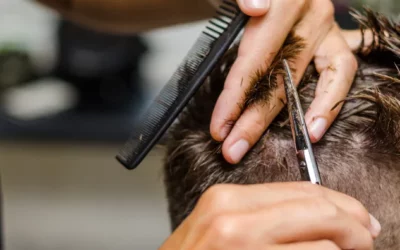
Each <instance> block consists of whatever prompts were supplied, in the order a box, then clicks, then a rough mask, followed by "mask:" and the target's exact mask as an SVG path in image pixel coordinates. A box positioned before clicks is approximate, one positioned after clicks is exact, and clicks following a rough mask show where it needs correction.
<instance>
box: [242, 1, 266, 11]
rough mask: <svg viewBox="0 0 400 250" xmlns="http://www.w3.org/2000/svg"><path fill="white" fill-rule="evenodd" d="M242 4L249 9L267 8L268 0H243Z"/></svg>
mask: <svg viewBox="0 0 400 250" xmlns="http://www.w3.org/2000/svg"><path fill="white" fill-rule="evenodd" d="M243 1H244V5H246V7H247V8H251V9H267V8H268V7H269V2H270V0H243Z"/></svg>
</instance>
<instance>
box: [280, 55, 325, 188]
mask: <svg viewBox="0 0 400 250" xmlns="http://www.w3.org/2000/svg"><path fill="white" fill-rule="evenodd" d="M283 66H284V69H285V71H286V75H285V76H284V83H285V84H284V85H285V92H286V99H287V105H288V110H289V120H290V125H291V128H292V135H293V140H294V142H295V147H296V155H297V159H298V161H299V168H300V174H301V177H302V179H303V180H305V181H311V183H313V184H318V185H322V182H321V177H320V173H319V169H318V165H317V162H316V160H315V157H314V153H313V149H312V146H311V141H310V137H309V135H308V131H307V126H306V123H305V119H304V113H303V109H302V107H301V103H300V98H299V95H298V93H297V90H296V87H295V86H294V83H293V78H292V73H291V71H290V67H289V64H288V62H287V61H286V60H285V59H284V60H283Z"/></svg>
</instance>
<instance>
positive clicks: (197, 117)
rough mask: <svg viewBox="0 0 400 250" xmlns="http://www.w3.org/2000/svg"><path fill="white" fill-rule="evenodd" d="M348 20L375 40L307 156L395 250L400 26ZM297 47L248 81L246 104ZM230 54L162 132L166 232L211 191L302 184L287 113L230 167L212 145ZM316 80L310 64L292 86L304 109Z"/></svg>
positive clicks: (290, 41) (399, 235) (399, 207)
mask: <svg viewBox="0 0 400 250" xmlns="http://www.w3.org/2000/svg"><path fill="white" fill-rule="evenodd" d="M355 17H356V19H357V21H358V22H359V23H360V26H361V30H364V29H366V28H371V29H372V31H373V34H374V38H375V39H374V42H373V44H372V45H371V46H368V47H365V46H363V44H362V45H361V46H360V50H359V51H358V52H357V53H355V54H356V57H357V59H358V62H359V70H358V72H357V75H356V77H355V79H354V83H353V85H352V88H351V91H350V93H349V94H348V98H347V99H346V100H343V101H345V102H344V105H343V107H342V109H341V112H340V114H339V116H338V117H337V119H336V121H335V122H334V123H333V124H332V126H331V128H330V129H329V130H328V132H327V133H326V135H325V136H324V137H323V138H322V139H321V140H320V141H319V142H318V143H316V144H314V145H313V149H314V154H315V157H316V160H317V162H318V165H319V168H320V172H321V178H322V181H323V183H324V186H326V187H328V188H331V189H334V190H337V191H340V192H343V193H346V194H348V195H350V196H352V197H354V198H356V199H358V200H360V201H361V202H362V203H363V204H364V205H365V206H366V208H367V209H368V210H369V211H370V212H371V213H372V214H373V215H374V216H375V217H377V219H378V220H379V221H380V222H381V224H382V227H383V231H382V233H381V236H380V237H379V239H378V240H377V242H376V244H377V249H385V250H390V249H399V247H400V212H399V211H400V71H399V69H398V68H397V65H396V63H400V24H396V23H391V22H389V21H388V19H387V18H386V17H384V16H382V15H379V14H377V13H373V12H371V11H369V10H367V11H366V15H361V14H359V13H358V14H355ZM303 47H304V42H303V40H302V39H301V38H299V37H297V36H296V35H295V34H290V35H289V36H288V38H287V40H286V42H285V44H284V46H283V47H282V48H281V51H280V52H279V53H278V56H277V57H276V58H275V61H274V62H273V63H272V66H271V67H270V68H269V69H268V71H267V72H266V73H264V74H261V75H260V74H257V75H256V76H255V79H256V80H255V81H254V84H253V85H252V87H251V88H250V89H249V90H248V91H247V92H246V102H245V105H248V106H251V105H253V104H254V103H259V102H268V100H269V98H270V96H271V94H270V93H271V92H272V91H273V90H274V88H275V87H276V84H277V79H278V78H279V77H281V76H280V75H281V74H282V62H281V61H280V58H283V57H285V58H289V59H294V58H295V57H296V54H297V53H298V52H299V51H300V50H301V49H302V48H303ZM236 55H237V46H233V48H231V50H230V51H228V52H227V53H226V55H225V56H224V58H223V60H222V62H221V64H220V65H218V66H217V67H216V68H215V70H214V71H213V72H212V74H211V75H210V76H209V77H208V78H207V80H206V82H205V83H204V85H203V86H202V88H201V90H199V91H198V92H197V94H196V96H195V97H194V98H193V99H192V102H191V103H190V105H188V106H187V108H186V110H185V111H184V112H183V113H182V114H181V115H180V117H179V118H178V120H177V121H176V123H175V124H174V126H173V127H172V128H171V129H170V131H169V133H168V135H169V136H168V141H167V153H166V158H165V165H164V174H165V185H166V189H167V197H168V202H169V212H170V216H171V222H172V228H173V229H175V228H176V227H177V226H179V224H180V223H181V222H182V221H183V220H184V219H185V218H186V217H187V216H188V215H189V214H190V212H191V211H192V209H193V208H194V207H195V205H196V202H197V201H198V199H199V198H200V196H201V195H202V193H204V192H205V190H207V189H208V188H209V187H210V186H212V185H215V184H219V183H234V184H257V183H268V182H287V181H299V180H301V179H300V173H299V169H298V163H297V158H296V155H295V149H294V144H293V140H292V135H291V129H290V124H289V122H288V116H287V112H286V109H284V110H283V111H282V112H281V113H280V115H279V116H278V117H276V119H275V120H274V122H273V123H272V124H271V125H270V126H269V128H268V129H267V130H266V131H265V133H264V134H263V136H262V137H261V139H260V140H259V141H258V143H257V144H256V145H255V146H254V147H253V148H252V149H251V150H250V151H249V153H247V155H246V156H245V157H244V158H243V160H242V161H241V162H240V163H239V164H237V165H230V164H229V163H227V162H226V161H225V160H224V158H223V156H222V154H221V146H222V144H221V143H220V142H216V141H214V140H213V139H212V137H211V135H210V132H209V126H210V121H211V114H212V111H213V108H214V105H215V103H216V100H217V98H218V96H219V94H220V92H221V91H222V88H223V84H224V81H225V78H226V76H227V73H228V71H229V69H230V66H231V65H232V63H233V62H234V59H235V58H236ZM265 76H268V77H265ZM317 81H318V73H317V71H316V69H315V68H314V66H313V65H312V64H310V65H309V67H308V69H307V71H306V73H305V74H304V77H303V80H302V82H301V83H300V85H299V87H298V91H299V95H300V100H301V102H302V105H303V109H304V110H307V108H308V106H309V105H310V104H311V101H312V100H313V98H314V92H315V88H316V84H317ZM332 108H335V107H332Z"/></svg>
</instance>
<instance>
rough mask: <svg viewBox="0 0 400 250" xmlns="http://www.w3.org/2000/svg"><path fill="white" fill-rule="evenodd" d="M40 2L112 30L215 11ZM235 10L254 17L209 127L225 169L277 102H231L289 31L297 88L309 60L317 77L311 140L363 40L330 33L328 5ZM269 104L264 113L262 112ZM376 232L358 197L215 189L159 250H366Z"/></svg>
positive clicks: (174, 5)
mask: <svg viewBox="0 0 400 250" xmlns="http://www.w3.org/2000/svg"><path fill="white" fill-rule="evenodd" d="M38 1H39V2H41V3H44V4H46V5H48V6H50V7H52V8H54V9H56V10H57V11H58V12H59V13H61V14H63V15H64V16H65V17H67V18H69V19H71V20H74V21H76V22H79V23H81V24H83V25H86V26H88V27H91V28H93V29H97V30H101V31H107V32H113V33H115V32H116V33H121V32H122V33H125V32H128V33H131V32H140V31H146V30H149V29H153V28H160V27H164V26H169V25H173V24H177V23H183V22H189V21H195V20H200V19H203V18H207V17H209V16H211V15H212V13H213V10H212V8H211V7H210V5H208V4H206V2H205V1H204V0H196V4H193V3H192V2H191V4H190V5H187V1H185V0H174V1H161V0H148V1H129V0H119V1H106V0H102V1H97V0H96V1H95V0H71V1H69V2H67V1H68V0H65V1H50V0H38ZM262 1H263V0H260V2H262ZM265 1H266V2H267V0H265ZM185 3H186V4H185ZM239 5H240V8H241V9H242V11H243V12H245V13H246V14H248V15H250V16H252V18H251V20H250V22H249V24H248V25H247V27H246V29H245V34H244V37H243V40H242V43H241V45H240V51H239V58H238V60H237V61H236V62H235V64H234V66H233V68H232V70H231V72H230V74H229V76H228V78H227V81H226V84H225V88H224V91H223V93H222V94H221V96H220V98H219V100H218V102H217V105H216V107H215V110H214V114H213V117H212V122H211V125H210V130H211V134H212V136H213V137H214V139H216V140H219V141H224V144H223V155H224V157H225V158H226V160H227V161H228V162H230V163H237V162H238V161H240V159H241V158H242V156H243V155H244V153H245V152H247V150H248V149H249V148H250V147H251V146H252V145H254V143H255V142H256V141H257V140H258V139H259V137H260V136H261V134H262V133H263V132H264V131H265V129H266V128H267V127H268V125H269V124H270V122H271V121H272V120H273V119H274V118H275V116H276V115H277V114H278V113H279V111H280V110H281V108H282V106H283V105H282V103H281V101H280V99H283V100H284V99H285V94H284V89H283V85H282V84H280V85H279V87H278V88H277V89H276V91H275V95H274V98H272V100H273V101H272V103H271V104H270V105H267V108H265V107H261V106H260V107H253V108H252V109H249V110H244V112H241V110H240V109H239V106H240V105H237V104H238V103H239V104H240V100H242V99H243V97H244V93H245V90H246V88H247V87H248V86H249V77H248V76H251V75H252V74H253V73H254V72H255V71H256V70H259V69H265V68H266V67H268V64H269V63H270V62H271V60H272V59H273V56H274V53H276V52H277V51H278V49H279V48H280V46H281V45H282V43H283V40H284V39H285V38H286V36H287V34H288V33H289V31H290V30H292V29H293V27H295V28H294V30H295V32H296V34H297V35H299V36H302V37H304V38H306V42H307V44H308V47H307V48H306V49H305V50H304V51H303V52H302V54H301V55H300V57H299V59H298V60H297V61H296V62H295V63H294V65H293V66H294V68H296V69H297V71H296V73H295V75H294V78H295V82H296V84H298V82H299V80H300V79H301V76H302V75H303V73H304V70H305V68H306V66H307V65H308V64H309V62H310V61H312V60H314V62H315V64H316V66H317V68H318V70H319V72H320V73H321V79H320V81H319V84H318V88H317V95H316V99H315V100H314V102H313V103H312V105H311V109H310V110H309V111H308V112H307V113H306V120H307V124H308V127H309V129H310V135H311V139H312V141H313V142H316V141H318V140H319V139H320V137H321V136H322V135H318V136H317V135H315V133H313V124H312V123H313V121H315V118H316V117H324V118H325V119H326V127H324V129H323V130H324V131H326V129H327V128H328V127H329V126H330V124H331V123H332V121H333V120H334V119H335V118H336V115H337V114H338V112H339V110H340V108H341V106H338V108H337V109H335V110H333V111H331V108H332V106H333V105H334V104H335V103H336V102H337V101H339V100H341V99H342V98H343V97H345V96H346V94H347V92H348V91H349V88H350V83H351V82H352V79H353V77H354V74H355V72H356V69H357V64H356V62H355V58H354V57H353V55H352V53H351V50H352V49H356V48H357V46H358V45H359V44H360V38H361V34H360V32H359V31H341V30H340V29H339V28H338V27H337V25H336V24H335V22H334V19H333V7H332V4H331V2H330V1H329V0H300V1H299V0H279V1H278V0H271V1H270V3H269V4H267V5H265V6H264V7H262V8H254V7H251V6H248V5H247V0H240V1H239ZM154 6H157V8H155V7H154ZM282 9H284V10H285V11H281V10H282ZM171 13H174V14H171ZM266 31H267V32H266ZM266 41H268V42H266ZM367 41H368V39H367ZM242 79H243V81H242ZM232 100H235V101H232ZM274 105H275V108H274V109H273V111H272V112H270V111H269V110H270V109H269V108H268V106H270V107H273V106H274ZM241 139H244V140H246V141H247V143H248V149H245V150H242V152H241V153H235V154H231V147H232V146H233V145H234V144H235V142H237V141H238V140H241ZM282 215H284V216H282ZM372 218H373V217H372ZM327 222H329V223H327ZM276 225H279V227H277V226H276ZM243 228H245V230H243ZM379 232H380V225H379V222H377V221H376V220H375V219H371V217H370V216H369V213H368V212H367V211H366V210H365V208H364V207H363V206H362V205H361V204H360V203H359V202H358V201H356V200H354V199H353V198H351V197H348V196H346V195H344V194H341V193H337V192H335V191H331V190H328V189H326V188H323V187H320V186H315V185H312V186H311V185H308V184H301V183H274V184H272V183H270V184H262V185H251V186H239V185H217V186H215V187H212V188H211V189H209V191H207V192H206V193H205V194H204V195H203V196H202V197H201V199H200V201H199V203H198V204H197V206H196V208H195V210H194V211H193V213H191V214H190V215H189V217H188V218H187V219H186V220H185V221H184V222H183V223H182V224H181V225H180V226H179V228H178V229H177V230H176V231H175V232H174V233H173V234H172V235H171V236H170V237H169V238H168V239H167V241H166V242H165V243H164V244H163V246H162V247H161V248H160V249H161V250H169V249H174V250H175V249H180V250H183V249H195V250H201V249H272V250H285V249H296V250H297V249H298V250H301V249H307V250H313V249H327V250H330V249H354V250H367V249H372V242H373V239H374V238H375V237H377V236H378V234H379Z"/></svg>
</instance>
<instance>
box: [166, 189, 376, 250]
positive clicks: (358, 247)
mask: <svg viewBox="0 0 400 250" xmlns="http://www.w3.org/2000/svg"><path fill="white" fill-rule="evenodd" d="M379 232H380V225H379V222H377V221H376V219H374V218H373V217H370V215H369V213H368V212H367V210H366V209H365V208H364V206H362V205H361V204H360V202H358V201H357V200H355V199H353V198H351V197H349V196H347V195H344V194H342V193H338V192H335V191H332V190H329V189H326V188H324V187H321V186H317V185H313V184H308V183H301V182H300V183H299V182H297V183H271V184H260V185H249V186H239V185H220V186H214V187H212V188H210V189H209V190H208V191H207V192H206V193H205V194H204V195H203V196H202V197H201V198H200V200H199V202H198V204H197V206H196V207H195V209H194V210H193V212H192V213H191V214H190V215H189V216H188V217H187V219H186V220H185V221H184V222H183V223H182V224H181V225H180V227H178V228H177V230H175V232H174V233H173V234H172V235H171V237H170V238H169V239H167V241H166V242H165V243H164V244H163V246H162V247H161V248H160V250H169V249H171V250H172V249H173V250H188V249H190V250H203V249H204V250H206V249H207V250H208V249H214V250H219V249H221V250H232V249H253V250H258V249H259V250H264V249H269V250H286V249H287V250H289V249H291V250H321V249H324V250H338V249H354V250H369V249H373V239H374V238H375V237H377V235H378V234H379Z"/></svg>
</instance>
